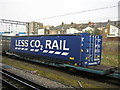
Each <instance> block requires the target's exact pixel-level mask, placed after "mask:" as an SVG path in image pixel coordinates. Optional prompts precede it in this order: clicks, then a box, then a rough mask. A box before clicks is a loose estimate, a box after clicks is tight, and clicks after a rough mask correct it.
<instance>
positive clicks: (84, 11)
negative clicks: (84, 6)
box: [36, 5, 119, 20]
mask: <svg viewBox="0 0 120 90" xmlns="http://www.w3.org/2000/svg"><path fill="white" fill-rule="evenodd" d="M115 7H119V5H114V6H109V7H102V8H96V9H90V10H84V11H79V12H73V13H67V14H61V15H56V16H51V17H46V18H41V19H36V20H45V19H51V18H56V17H62V16H68V15H73V14H79V13H85V12H90V11H97V10H103V9H108V8H115Z"/></svg>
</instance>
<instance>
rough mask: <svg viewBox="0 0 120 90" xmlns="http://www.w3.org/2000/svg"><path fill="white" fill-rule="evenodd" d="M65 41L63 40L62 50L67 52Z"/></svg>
mask: <svg viewBox="0 0 120 90" xmlns="http://www.w3.org/2000/svg"><path fill="white" fill-rule="evenodd" d="M65 46H66V40H63V50H68V51H69V48H66V47H65Z"/></svg>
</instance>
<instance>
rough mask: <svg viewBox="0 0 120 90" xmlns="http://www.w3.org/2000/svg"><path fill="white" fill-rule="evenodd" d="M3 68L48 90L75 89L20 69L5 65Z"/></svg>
mask: <svg viewBox="0 0 120 90" xmlns="http://www.w3.org/2000/svg"><path fill="white" fill-rule="evenodd" d="M3 67H7V68H6V70H7V71H9V72H11V73H14V74H16V75H19V76H20V77H23V78H25V79H27V80H30V81H32V82H34V83H36V84H39V85H41V86H44V87H46V88H51V89H52V88H53V89H54V88H57V89H58V88H69V89H70V88H73V87H71V86H66V85H63V84H61V83H59V82H56V81H52V80H50V79H47V78H44V77H42V76H40V75H36V74H35V73H32V72H27V71H23V70H20V69H16V68H13V67H10V66H8V65H5V64H3ZM8 67H9V68H8Z"/></svg>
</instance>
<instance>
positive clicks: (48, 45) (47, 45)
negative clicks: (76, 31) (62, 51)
mask: <svg viewBox="0 0 120 90" xmlns="http://www.w3.org/2000/svg"><path fill="white" fill-rule="evenodd" d="M50 45H51V40H46V46H45V48H46V49H47V48H48V49H51V46H50Z"/></svg>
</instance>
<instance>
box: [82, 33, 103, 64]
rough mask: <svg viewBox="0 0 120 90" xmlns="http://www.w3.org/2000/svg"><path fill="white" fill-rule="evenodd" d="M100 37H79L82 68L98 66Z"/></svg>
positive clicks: (86, 35) (85, 35)
mask: <svg viewBox="0 0 120 90" xmlns="http://www.w3.org/2000/svg"><path fill="white" fill-rule="evenodd" d="M101 48H102V36H100V35H99V36H98V35H90V34H82V35H81V61H82V65H83V66H89V65H98V64H100V61H101Z"/></svg>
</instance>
